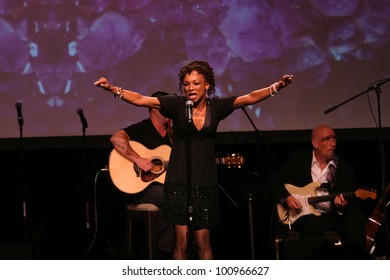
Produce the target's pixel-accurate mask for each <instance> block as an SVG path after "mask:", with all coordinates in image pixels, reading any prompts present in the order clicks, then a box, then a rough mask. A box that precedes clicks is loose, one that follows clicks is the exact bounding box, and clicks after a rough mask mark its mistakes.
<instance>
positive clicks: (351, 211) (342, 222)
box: [269, 125, 365, 249]
mask: <svg viewBox="0 0 390 280" xmlns="http://www.w3.org/2000/svg"><path fill="white" fill-rule="evenodd" d="M311 144H312V146H313V149H312V150H308V151H301V152H295V153H292V154H291V155H290V157H289V158H288V160H287V161H286V162H285V163H284V164H283V165H282V166H281V167H280V168H279V169H278V170H277V171H276V172H275V173H274V174H272V176H271V177H270V180H269V183H270V186H271V188H272V190H273V191H274V193H275V195H276V197H277V199H278V200H279V201H280V203H281V204H283V205H284V207H285V208H286V209H287V210H288V211H289V212H290V215H291V213H296V214H297V215H298V214H299V213H300V212H301V211H302V210H303V206H304V205H302V203H301V201H300V200H299V199H298V198H297V197H295V196H294V195H292V194H291V193H290V192H289V191H288V190H287V188H286V184H290V185H294V186H297V187H302V188H303V187H305V186H307V185H309V184H310V183H312V182H319V183H320V184H319V185H318V186H316V187H319V186H320V185H321V183H328V184H326V185H324V186H328V187H326V188H318V189H317V188H316V190H317V194H316V195H317V196H323V195H329V194H335V195H334V197H332V199H329V200H327V201H323V202H320V203H317V204H315V205H313V207H315V209H316V212H318V213H320V215H314V214H307V215H306V214H305V215H302V216H299V215H298V218H297V220H294V221H293V222H292V223H290V228H291V229H292V230H294V231H296V232H298V233H299V234H300V236H301V237H302V238H321V237H323V234H324V232H326V231H336V232H338V233H339V234H340V236H341V238H342V243H343V244H344V245H348V244H349V245H352V246H354V248H362V249H363V248H364V244H365V217H364V215H363V213H362V212H361V211H360V210H359V209H358V207H357V206H358V203H357V199H356V197H355V196H351V197H348V198H347V197H345V196H343V194H342V193H347V192H355V191H356V190H357V189H356V185H355V178H354V168H353V167H352V165H351V164H350V163H348V162H347V161H346V160H344V159H342V158H340V157H337V156H336V155H335V149H336V145H337V141H336V135H335V132H334V130H333V129H332V128H330V127H329V126H327V125H319V126H317V127H315V128H314V129H313V131H312V135H311ZM336 194H337V195H336ZM285 219H291V217H285Z"/></svg>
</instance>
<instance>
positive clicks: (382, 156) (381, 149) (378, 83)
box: [324, 78, 390, 259]
mask: <svg viewBox="0 0 390 280" xmlns="http://www.w3.org/2000/svg"><path fill="white" fill-rule="evenodd" d="M389 81H390V78H387V79H383V80H379V81H376V82H374V83H372V84H371V85H370V86H369V87H368V89H367V90H365V91H363V92H361V93H358V94H357V95H355V96H352V97H351V98H349V99H347V100H345V101H343V102H341V103H340V104H338V105H335V106H332V107H331V108H329V109H327V110H325V111H324V114H328V113H330V112H332V111H334V110H336V109H337V108H338V107H340V106H342V105H344V104H346V103H348V102H350V101H352V100H354V99H355V98H357V97H359V96H361V95H363V94H365V93H367V94H368V93H369V92H370V91H372V90H374V91H375V93H376V97H377V107H378V135H379V136H378V138H379V153H380V168H381V193H382V195H381V205H382V211H383V223H384V224H383V227H384V232H385V256H386V259H389V245H388V243H389V233H388V230H387V214H386V196H385V193H386V191H385V153H384V144H383V136H382V117H381V102H380V95H381V92H382V90H381V86H383V85H384V84H385V83H387V82H389Z"/></svg>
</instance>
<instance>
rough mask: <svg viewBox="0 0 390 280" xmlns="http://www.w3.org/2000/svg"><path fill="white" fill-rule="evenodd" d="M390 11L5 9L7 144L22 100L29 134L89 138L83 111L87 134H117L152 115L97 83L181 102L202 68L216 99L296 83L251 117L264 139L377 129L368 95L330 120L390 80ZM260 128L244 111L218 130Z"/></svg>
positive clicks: (157, 6) (308, 1)
mask: <svg viewBox="0 0 390 280" xmlns="http://www.w3.org/2000/svg"><path fill="white" fill-rule="evenodd" d="M389 14H390V1H389V0H379V1H370V0H291V1H288V0H280V1H259V0H240V1H238V0H220V1H218V0H216V1H208V0H201V1H190V0H188V1H183V0H172V1H152V0H138V1H136V0H132V1H131V0H39V1H38V0H14V1H7V0H0V52H1V56H0V71H1V76H0V80H1V83H0V91H1V97H2V102H1V103H0V121H1V123H2V129H1V134H0V137H1V138H8V137H17V136H18V133H19V127H18V123H17V117H16V110H15V104H16V102H20V103H21V104H22V110H23V116H24V119H25V122H24V134H25V136H27V137H39V136H68V135H79V134H81V124H80V122H79V120H78V116H77V114H76V111H77V109H78V108H83V110H84V114H85V116H86V117H87V119H88V123H89V128H88V131H87V134H90V135H106V134H111V133H113V132H114V131H115V130H117V129H118V128H120V127H123V126H126V125H128V124H129V123H131V122H136V121H138V120H139V119H141V118H143V117H145V116H146V113H147V111H146V110H145V109H143V108H134V107H132V106H128V105H126V104H125V103H123V102H120V101H118V100H115V99H114V98H112V99H110V97H109V96H107V94H106V93H105V94H103V93H102V91H101V90H99V89H97V88H95V87H94V86H93V82H94V81H95V80H96V79H97V78H99V77H100V76H103V75H104V76H106V77H108V78H109V79H110V81H111V82H112V83H114V84H118V85H120V86H122V87H125V88H131V89H133V90H136V91H139V92H142V93H144V94H150V93H152V92H154V91H157V90H164V91H168V92H171V93H178V79H177V74H178V71H179V68H180V67H181V66H182V65H184V64H185V63H187V62H189V61H190V60H194V59H202V60H207V61H208V62H209V63H210V64H211V65H212V66H213V67H214V69H215V72H216V75H217V92H216V94H217V95H218V96H227V95H236V94H243V93H246V92H248V91H251V90H253V89H255V88H259V87H263V86H268V85H269V84H271V83H272V82H274V81H275V80H277V79H279V77H281V75H283V74H286V73H288V74H294V76H295V83H294V84H293V85H292V86H291V87H289V88H288V89H286V91H283V93H281V95H280V96H277V97H274V98H272V99H269V100H267V101H266V102H263V103H260V104H258V105H256V106H251V107H249V108H248V109H249V113H250V115H251V117H252V118H253V120H254V122H255V124H256V125H257V127H258V129H260V130H286V129H287V130H288V129H310V128H311V127H312V126H313V125H315V124H316V123H318V122H327V123H329V124H331V125H333V126H334V127H340V128H350V127H373V126H374V122H373V120H372V118H371V117H370V113H369V112H370V110H369V106H368V103H367V98H360V99H358V100H356V101H354V102H351V103H349V104H347V105H345V106H343V107H341V108H339V109H338V110H336V111H334V112H333V113H332V114H329V115H324V114H323V111H324V110H325V109H327V108H329V107H331V106H332V105H336V104H338V103H340V102H342V101H344V100H346V99H348V98H349V97H351V96H353V95H355V94H358V93H359V92H362V91H364V90H366V89H367V87H368V86H369V85H370V83H372V82H374V81H376V80H379V79H384V78H388V77H389V76H390V67H389V66H388V61H390V60H389V59H390V43H389V40H390V27H389V24H390V18H389V16H388V15H389ZM386 86H387V87H385V86H384V87H383V95H382V104H389V103H390V92H389V91H390V88H389V87H388V85H387V84H386ZM369 97H370V95H369ZM371 98H375V97H374V95H373V97H371ZM383 106H385V105H383ZM374 111H375V109H374ZM382 125H383V126H390V113H389V111H388V110H386V111H384V112H383V116H382ZM252 129H253V128H252V127H251V125H250V122H249V121H248V120H247V119H246V116H245V114H243V113H242V112H241V111H236V112H235V113H234V114H233V116H231V117H229V118H227V119H226V120H225V121H224V122H223V123H222V124H221V128H220V130H224V131H229V130H232V131H242V130H252Z"/></svg>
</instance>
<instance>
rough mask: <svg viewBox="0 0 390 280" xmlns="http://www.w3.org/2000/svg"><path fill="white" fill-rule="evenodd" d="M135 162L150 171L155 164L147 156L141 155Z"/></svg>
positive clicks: (144, 169)
mask: <svg viewBox="0 0 390 280" xmlns="http://www.w3.org/2000/svg"><path fill="white" fill-rule="evenodd" d="M134 163H135V164H136V165H137V166H138V167H139V168H141V169H142V170H143V171H145V172H148V171H150V170H152V168H153V164H152V163H151V161H150V160H149V159H147V158H142V157H139V158H138V159H137V160H136V161H135V162H134Z"/></svg>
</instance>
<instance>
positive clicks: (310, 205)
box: [277, 182, 376, 225]
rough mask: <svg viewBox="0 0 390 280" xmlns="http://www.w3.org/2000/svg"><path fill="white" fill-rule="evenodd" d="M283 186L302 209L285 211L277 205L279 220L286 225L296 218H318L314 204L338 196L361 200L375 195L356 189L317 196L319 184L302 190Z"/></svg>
mask: <svg viewBox="0 0 390 280" xmlns="http://www.w3.org/2000/svg"><path fill="white" fill-rule="evenodd" d="M284 186H285V188H286V189H287V191H288V192H289V193H290V194H292V195H293V196H294V197H295V198H296V199H298V200H299V201H300V202H301V204H302V209H301V211H299V212H296V211H293V210H290V209H286V208H285V207H284V206H283V205H282V204H278V205H277V211H278V217H279V220H280V221H281V222H282V223H284V224H286V225H289V224H293V223H294V222H295V221H296V220H297V219H298V218H300V217H302V216H305V215H309V214H314V215H316V216H320V215H321V212H320V211H319V210H318V209H316V208H315V204H317V203H320V202H324V201H330V200H332V199H333V198H334V197H335V196H337V195H340V194H342V195H343V196H344V197H345V198H348V197H358V198H361V199H366V198H371V199H375V198H376V193H375V192H374V191H372V190H366V189H358V190H356V191H354V192H344V193H338V194H329V195H321V196H317V190H318V189H319V188H320V187H321V186H322V184H321V183H319V182H312V183H310V184H308V185H306V186H304V187H303V188H299V187H296V186H293V185H291V184H285V185H284Z"/></svg>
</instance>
